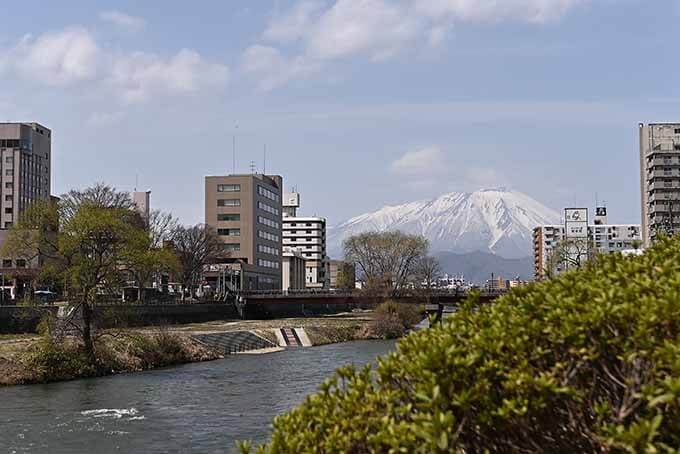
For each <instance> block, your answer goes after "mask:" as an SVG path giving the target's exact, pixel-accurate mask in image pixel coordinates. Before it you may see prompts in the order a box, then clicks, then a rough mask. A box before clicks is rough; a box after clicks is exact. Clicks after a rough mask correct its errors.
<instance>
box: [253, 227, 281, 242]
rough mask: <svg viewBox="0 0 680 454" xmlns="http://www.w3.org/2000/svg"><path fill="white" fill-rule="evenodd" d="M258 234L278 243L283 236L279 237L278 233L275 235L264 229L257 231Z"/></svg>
mask: <svg viewBox="0 0 680 454" xmlns="http://www.w3.org/2000/svg"><path fill="white" fill-rule="evenodd" d="M257 236H259V237H260V238H262V239H265V240H269V241H273V242H275V243H278V242H279V241H280V240H281V238H279V236H278V235H274V234H273V233H269V232H265V231H262V230H258V231H257Z"/></svg>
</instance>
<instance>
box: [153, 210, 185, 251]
mask: <svg viewBox="0 0 680 454" xmlns="http://www.w3.org/2000/svg"><path fill="white" fill-rule="evenodd" d="M178 227H179V221H178V220H177V218H176V217H174V216H173V215H172V214H171V213H167V212H165V211H160V210H152V211H151V214H150V215H149V220H148V229H149V237H150V238H151V247H154V248H161V247H163V245H164V243H165V242H167V241H172V239H173V236H174V235H175V233H176V232H177V228H178Z"/></svg>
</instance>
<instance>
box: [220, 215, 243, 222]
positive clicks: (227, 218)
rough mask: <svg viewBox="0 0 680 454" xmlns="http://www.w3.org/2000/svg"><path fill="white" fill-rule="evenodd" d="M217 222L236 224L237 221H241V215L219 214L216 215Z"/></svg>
mask: <svg viewBox="0 0 680 454" xmlns="http://www.w3.org/2000/svg"><path fill="white" fill-rule="evenodd" d="M217 220H218V221H236V222H238V221H240V220H241V215H240V214H238V213H236V214H233V213H228V214H225V213H220V214H218V215H217Z"/></svg>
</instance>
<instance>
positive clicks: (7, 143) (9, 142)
mask: <svg viewBox="0 0 680 454" xmlns="http://www.w3.org/2000/svg"><path fill="white" fill-rule="evenodd" d="M0 148H23V149H25V150H31V149H33V144H31V142H29V141H28V140H19V139H0Z"/></svg>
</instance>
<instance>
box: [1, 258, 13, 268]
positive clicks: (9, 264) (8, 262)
mask: <svg viewBox="0 0 680 454" xmlns="http://www.w3.org/2000/svg"><path fill="white" fill-rule="evenodd" d="M2 267H3V268H12V260H9V259H4V260H3V261H2Z"/></svg>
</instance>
